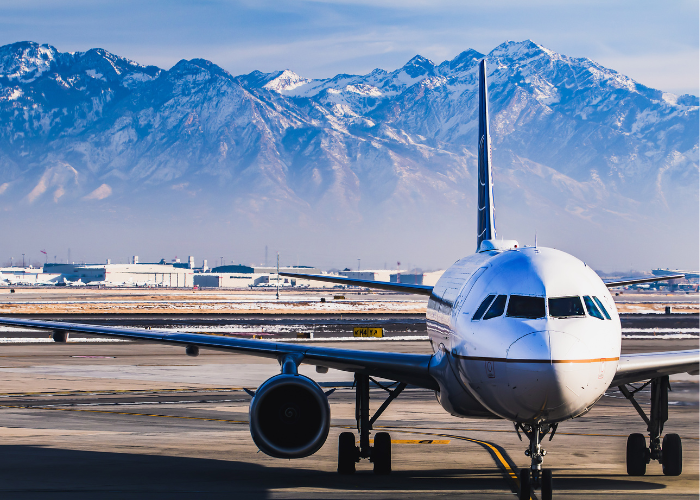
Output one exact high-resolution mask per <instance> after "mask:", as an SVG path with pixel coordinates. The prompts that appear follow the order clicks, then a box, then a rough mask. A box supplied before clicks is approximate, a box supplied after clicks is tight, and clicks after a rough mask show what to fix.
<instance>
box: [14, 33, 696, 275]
mask: <svg viewBox="0 0 700 500" xmlns="http://www.w3.org/2000/svg"><path fill="white" fill-rule="evenodd" d="M484 56H486V57H487V60H488V68H489V91H490V99H491V102H490V106H491V120H492V140H493V155H494V156H493V157H494V165H495V167H494V168H495V172H494V174H495V180H496V193H495V195H496V204H497V209H498V229H499V233H500V234H504V235H505V236H506V237H515V238H521V239H524V240H526V242H527V241H528V240H531V239H533V236H534V231H535V230H539V231H540V234H546V235H547V238H548V240H549V242H548V243H549V244H554V245H555V246H557V245H558V246H560V247H562V248H564V247H566V248H567V249H568V250H571V251H573V250H574V248H576V247H578V248H580V249H581V251H580V252H579V253H581V252H583V253H584V254H585V253H586V252H589V251H590V252H592V251H593V250H594V249H597V250H600V249H603V250H604V251H606V250H607V245H611V246H612V245H613V244H623V245H624V244H630V240H629V238H630V235H637V236H633V238H636V239H637V240H640V238H641V239H645V238H646V237H647V236H646V235H649V236H653V237H655V238H670V237H673V236H674V235H676V236H677V235H678V233H679V232H680V231H681V230H682V229H683V228H685V229H686V234H688V236H689V237H690V238H694V240H693V241H694V242H695V243H696V242H697V231H698V229H697V227H698V214H697V206H698V190H697V186H698V109H699V107H698V104H699V103H698V97H696V96H690V95H684V96H676V95H672V94H668V93H664V92H662V91H660V90H655V89H651V88H648V87H645V86H644V85H642V84H640V83H638V82H635V81H634V80H632V79H630V78H628V77H626V76H624V75H621V74H619V73H617V72H615V71H613V70H611V69H607V68H604V67H602V66H600V65H599V64H596V63H595V62H593V61H591V60H589V59H585V58H571V57H567V56H564V55H561V54H557V53H555V52H553V51H551V50H548V49H546V48H544V47H542V46H540V45H537V44H536V43H534V42H532V41H529V40H528V41H524V42H506V43H504V44H502V45H500V46H498V47H496V48H495V49H493V50H492V51H491V52H490V53H489V54H487V55H484V54H480V53H478V52H476V51H474V50H467V51H465V52H463V53H461V54H459V55H458V56H457V57H455V58H454V59H453V60H451V61H445V62H442V63H440V64H435V63H433V62H432V61H430V60H428V59H425V58H423V57H421V56H416V57H414V58H413V59H411V60H410V61H409V62H408V63H406V65H404V66H403V67H401V68H399V69H397V70H395V71H392V72H387V71H384V70H381V69H377V70H374V71H372V72H371V73H369V74H367V75H337V76H335V77H333V78H329V79H324V80H310V79H307V78H304V77H302V76H299V75H296V74H295V73H293V72H292V71H290V70H285V71H279V72H275V73H268V74H265V73H261V72H257V71H256V72H253V73H250V74H248V75H241V76H233V75H231V74H229V73H228V72H226V71H225V70H223V69H222V68H220V67H218V66H216V65H215V64H213V63H211V62H209V61H206V60H202V59H193V60H191V61H185V60H182V61H180V62H179V63H177V64H176V65H175V66H174V67H172V68H171V69H169V70H163V69H159V68H156V67H153V66H141V65H139V64H137V63H135V62H133V61H129V60H127V59H124V58H121V57H119V56H116V55H114V54H111V53H109V52H107V51H105V50H102V49H93V50H89V51H87V52H81V53H62V52H59V51H58V50H56V49H55V48H54V47H51V46H49V45H38V44H36V43H32V42H20V43H15V44H12V45H6V46H3V47H0V207H2V208H3V209H4V210H5V212H6V213H7V214H8V216H9V217H10V219H11V220H13V221H16V223H17V224H21V223H26V221H27V220H31V221H32V222H33V223H36V224H39V225H40V226H41V227H42V228H43V229H44V230H49V229H47V227H48V226H49V223H51V224H53V225H52V226H51V227H55V226H56V225H57V224H58V221H59V220H65V219H66V218H71V219H79V220H80V221H82V223H84V224H87V225H89V226H90V227H91V228H92V229H91V231H96V232H95V233H94V235H95V236H98V235H102V233H100V229H99V228H100V227H106V226H109V227H111V228H112V229H111V230H110V231H108V232H107V231H106V232H105V235H104V236H99V238H100V239H102V238H104V237H106V238H114V237H119V238H126V237H128V236H127V235H128V234H134V232H135V233H137V234H144V235H148V234H151V235H153V234H157V235H158V238H157V239H158V240H161V241H163V242H164V244H165V242H168V243H169V244H170V243H172V242H173V241H177V239H174V238H173V239H172V241H171V240H170V239H169V238H170V237H169V236H167V235H168V234H169V231H167V230H166V229H167V227H168V224H170V223H176V224H178V225H179V226H180V227H181V228H182V230H183V231H186V232H187V233H188V234H192V235H198V236H196V237H197V238H199V237H202V238H210V239H214V240H216V241H217V242H221V243H222V244H224V245H230V246H233V245H237V246H238V248H240V252H241V253H245V252H246V251H247V248H248V247H247V245H250V246H251V249H252V247H253V246H255V245H257V247H260V246H261V245H264V244H265V242H267V241H279V242H280V243H279V245H281V246H284V244H287V246H288V247H290V248H292V247H293V248H294V249H295V250H296V252H297V253H298V252H299V251H302V249H304V248H305V245H306V246H308V242H309V241H313V242H323V244H322V246H323V248H324V250H323V251H321V250H319V254H320V255H325V254H327V253H328V252H335V253H337V254H339V255H342V254H343V252H344V251H347V253H348V255H357V253H358V252H359V251H360V249H362V248H364V247H363V243H362V242H361V241H360V240H362V239H364V240H367V241H369V240H371V241H373V242H374V243H373V244H374V245H379V246H381V247H383V248H385V250H383V251H384V253H387V252H392V253H398V254H400V252H405V253H406V254H408V255H411V256H412V257H411V258H413V259H414V261H416V262H417V261H420V259H423V258H427V256H428V255H431V256H434V255H438V256H439V257H437V258H438V260H439V259H443V260H444V259H447V260H449V259H451V258H452V256H453V255H454V256H458V255H459V254H462V253H464V251H466V250H469V251H471V250H472V248H471V247H472V245H473V241H474V238H473V237H472V235H473V234H474V231H475V230H474V226H475V215H474V205H475V195H476V188H475V181H474V176H475V168H476V166H475V165H476V162H475V152H476V134H477V123H478V122H477V119H476V114H477V110H478V102H477V92H476V90H477V63H478V61H479V60H480V59H481V58H483V57H484ZM27 218H30V219H27ZM23 221H24V222H23ZM51 221H53V222H51ZM120 224H123V225H120ZM163 225H165V226H166V228H162V226H163ZM44 226H47V227H44ZM12 227H13V228H14V227H15V226H12ZM17 227H19V226H17ZM64 227H65V226H64ZM118 228H121V229H118ZM687 228H690V233H688V231H687ZM205 229H206V230H207V231H209V233H205V232H204V231H205ZM211 231H213V232H214V234H216V235H218V236H216V237H212V236H207V234H209V235H211ZM226 232H227V234H229V236H223V235H222V233H226ZM645 233H646V234H645ZM60 234H62V233H61V232H58V233H57V236H56V237H59V238H60ZM71 234H72V237H75V234H74V233H71ZM241 235H245V237H241ZM300 235H303V238H299V236H300ZM416 235H423V237H426V238H428V239H430V240H434V241H439V240H441V239H442V240H444V241H445V242H446V245H443V244H440V245H438V246H439V248H437V249H436V248H433V249H429V248H427V246H426V248H424V249H417V248H413V247H415V246H416V245H412V244H411V242H412V241H415V236H416ZM227 238H228V239H227ZM541 238H542V237H541ZM540 241H542V240H540ZM640 241H641V240H640ZM689 241H690V240H689ZM282 242H286V243H282ZM695 243H693V245H695ZM454 247H464V250H461V249H460V250H459V251H457V253H455V251H454V250H453V249H451V248H454ZM202 248H204V247H202ZM251 251H252V250H251ZM290 251H294V250H290ZM353 252H354V253H353ZM377 252H379V250H377ZM686 253H687V252H686ZM695 253H697V252H696V251H695ZM303 255H307V253H304V254H303ZM684 255H685V254H684ZM310 257H311V256H310ZM684 258H686V257H684ZM250 259H252V257H251V258H250ZM250 259H249V260H250ZM440 263H442V261H440V262H435V263H434V264H435V265H438V264H440ZM430 264H433V262H428V263H427V265H430ZM611 265H612V264H611Z"/></svg>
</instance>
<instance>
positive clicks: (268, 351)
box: [0, 317, 438, 390]
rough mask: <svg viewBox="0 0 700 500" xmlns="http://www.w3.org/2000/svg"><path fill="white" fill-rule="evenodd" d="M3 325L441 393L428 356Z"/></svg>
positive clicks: (69, 326)
mask: <svg viewBox="0 0 700 500" xmlns="http://www.w3.org/2000/svg"><path fill="white" fill-rule="evenodd" d="M0 325H6V326H17V327H25V328H33V329H39V330H50V331H53V332H65V333H82V334H87V335H104V336H107V337H117V338H122V339H129V340H145V341H149V342H160V343H166V344H172V345H181V346H183V347H186V346H188V345H196V346H198V347H204V348H207V349H216V350H220V351H228V352H238V353H242V354H249V355H252V356H260V357H266V358H273V359H275V358H276V359H279V358H280V356H283V355H285V354H301V355H303V356H304V359H303V361H302V363H306V364H311V365H320V366H327V367H329V368H335V369H337V370H342V371H348V372H355V373H362V374H365V375H371V376H375V377H382V378H386V379H389V380H396V381H398V382H405V383H407V384H411V385H415V386H418V387H423V388H425V389H432V390H438V385H437V383H436V382H435V380H434V379H433V378H432V377H431V376H430V374H429V373H428V367H429V364H430V359H431V357H432V356H430V355H428V354H404V353H392V352H376V351H359V350H350V349H335V348H330V347H314V346H309V345H300V344H288V343H284V342H271V341H268V340H249V339H237V338H231V337H222V336H216V335H202V334H196V333H172V332H160V331H157V330H144V329H136V328H133V329H132V328H117V327H105V326H95V325H83V324H77V323H64V322H60V321H37V320H29V319H15V318H3V317H0Z"/></svg>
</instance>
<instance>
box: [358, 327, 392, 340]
mask: <svg viewBox="0 0 700 500" xmlns="http://www.w3.org/2000/svg"><path fill="white" fill-rule="evenodd" d="M352 335H353V337H377V338H382V337H383V336H384V328H354V329H353V334H352Z"/></svg>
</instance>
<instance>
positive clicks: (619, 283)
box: [605, 274, 685, 288]
mask: <svg viewBox="0 0 700 500" xmlns="http://www.w3.org/2000/svg"><path fill="white" fill-rule="evenodd" d="M683 278H685V274H669V275H667V276H654V277H653V278H637V279H629V280H620V281H607V282H605V286H607V287H608V288H614V287H616V286H628V285H638V284H639V283H653V282H654V281H666V280H677V279H683Z"/></svg>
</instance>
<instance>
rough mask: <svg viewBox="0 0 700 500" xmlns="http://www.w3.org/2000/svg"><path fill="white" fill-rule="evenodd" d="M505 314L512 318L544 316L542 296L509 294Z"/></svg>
mask: <svg viewBox="0 0 700 500" xmlns="http://www.w3.org/2000/svg"><path fill="white" fill-rule="evenodd" d="M506 316H510V317H512V318H527V319H537V318H544V297H530V296H528V295H511V296H510V301H509V302H508V312H506Z"/></svg>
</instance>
